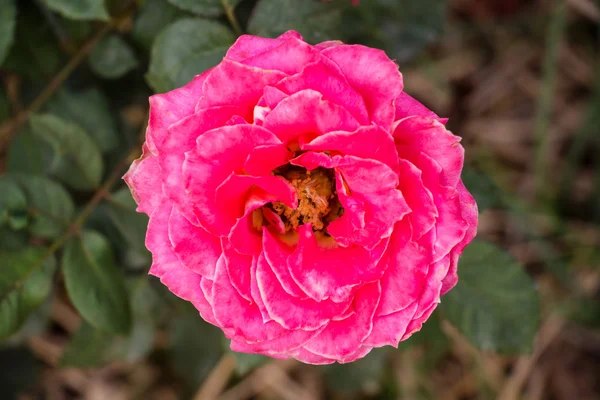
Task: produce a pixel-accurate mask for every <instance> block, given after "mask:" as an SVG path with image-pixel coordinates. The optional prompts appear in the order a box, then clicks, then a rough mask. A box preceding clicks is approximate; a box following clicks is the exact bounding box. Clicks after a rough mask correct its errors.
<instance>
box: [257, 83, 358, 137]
mask: <svg viewBox="0 0 600 400" xmlns="http://www.w3.org/2000/svg"><path fill="white" fill-rule="evenodd" d="M263 126H264V127H265V128H266V129H268V130H270V131H271V132H273V133H274V134H275V135H277V137H278V138H279V139H281V141H282V142H284V143H288V142H290V141H295V140H297V139H298V137H300V136H308V138H309V140H311V139H313V138H314V137H315V136H317V135H321V134H324V133H327V132H331V131H337V130H351V131H353V130H355V129H356V128H358V126H359V125H358V122H357V121H356V119H354V117H353V116H352V115H351V114H350V113H349V112H348V111H347V110H345V109H344V108H343V107H341V106H339V105H337V104H335V103H334V102H331V101H327V100H324V99H323V95H322V94H321V93H319V92H316V91H314V90H301V91H299V92H297V93H294V94H293V95H291V96H289V97H287V98H285V99H283V100H282V101H281V102H280V103H279V104H277V106H276V107H275V108H274V109H273V111H271V112H270V113H268V114H267V116H266V117H265V119H264V123H263Z"/></svg>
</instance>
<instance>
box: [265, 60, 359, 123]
mask: <svg viewBox="0 0 600 400" xmlns="http://www.w3.org/2000/svg"><path fill="white" fill-rule="evenodd" d="M331 64H332V63H331V61H329V62H324V60H321V61H317V62H315V63H312V64H308V65H306V66H305V67H304V68H303V69H302V72H300V73H299V74H296V75H293V76H290V77H288V78H286V79H283V80H282V81H281V82H279V83H278V84H277V85H275V87H277V88H278V89H281V90H283V91H284V92H286V93H289V94H293V93H297V92H299V91H301V90H304V89H312V90H314V91H317V92H319V93H321V94H322V95H323V99H325V100H327V101H330V102H332V103H335V104H337V105H339V106H342V107H343V108H345V109H346V110H347V111H349V112H350V114H352V116H353V117H354V118H356V120H357V121H358V122H359V123H360V124H363V125H368V123H369V115H368V112H367V108H366V105H365V101H364V100H363V98H362V97H361V95H360V94H359V93H358V92H357V91H356V90H355V89H354V88H353V87H352V86H351V85H350V84H349V83H348V81H347V80H346V78H345V77H344V75H342V74H341V72H339V71H337V70H336V66H335V65H331Z"/></svg>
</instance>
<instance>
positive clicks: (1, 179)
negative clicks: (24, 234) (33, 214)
mask: <svg viewBox="0 0 600 400" xmlns="http://www.w3.org/2000/svg"><path fill="white" fill-rule="evenodd" d="M0 193H2V197H0V226H8V227H9V228H10V229H13V230H15V231H18V230H20V229H23V228H24V227H25V226H27V224H28V216H27V198H26V197H25V193H24V192H23V190H22V189H21V188H20V187H19V185H18V184H17V182H16V181H15V180H14V179H10V178H8V177H6V176H0Z"/></svg>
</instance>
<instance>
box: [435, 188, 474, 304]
mask: <svg viewBox="0 0 600 400" xmlns="http://www.w3.org/2000/svg"><path fill="white" fill-rule="evenodd" d="M456 188H457V190H458V197H459V199H460V203H461V207H462V208H461V212H462V217H463V219H465V221H467V223H468V224H469V228H468V229H467V232H466V234H465V237H464V238H463V240H462V241H461V242H460V243H459V244H457V245H456V247H455V248H454V249H452V251H451V252H450V257H451V259H450V268H449V270H448V274H447V275H446V277H445V278H444V280H443V281H442V295H443V294H445V293H446V292H448V291H449V290H450V289H452V288H453V287H454V285H456V283H457V282H458V274H457V268H458V258H459V257H460V255H461V254H462V252H463V250H464V248H465V247H466V246H467V245H468V244H469V243H471V241H472V240H473V238H475V235H476V234H477V218H478V210H477V203H475V199H474V198H473V196H471V194H470V193H469V192H468V191H467V189H466V188H465V185H464V184H463V183H462V181H460V182H459V183H458V186H457V187H456Z"/></svg>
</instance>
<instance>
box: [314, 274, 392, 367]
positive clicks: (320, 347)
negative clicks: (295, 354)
mask: <svg viewBox="0 0 600 400" xmlns="http://www.w3.org/2000/svg"><path fill="white" fill-rule="evenodd" d="M380 296H381V287H380V286H379V283H378V282H375V283H371V284H368V285H365V286H363V287H361V289H360V290H359V291H358V292H356V295H355V298H354V301H355V309H356V310H357V312H356V313H355V314H352V315H351V316H350V317H348V318H346V319H344V320H341V321H332V322H330V323H329V324H328V325H327V326H326V327H325V329H323V331H322V332H321V333H319V335H317V336H316V337H315V338H314V339H312V340H310V341H309V342H308V343H306V344H305V345H304V348H306V350H308V351H310V352H312V353H315V354H317V355H320V356H323V357H327V358H333V359H335V360H344V359H345V358H346V357H348V356H351V355H352V354H353V353H355V352H356V350H357V349H358V348H359V346H360V345H361V344H362V343H363V341H364V340H365V338H366V337H367V336H369V334H370V333H371V329H372V328H373V315H374V314H375V309H376V308H377V305H378V304H379V297H380Z"/></svg>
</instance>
